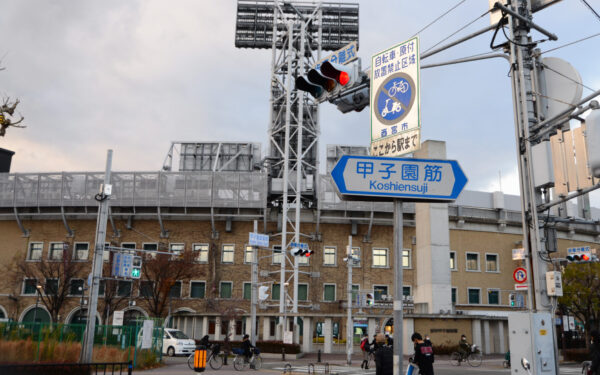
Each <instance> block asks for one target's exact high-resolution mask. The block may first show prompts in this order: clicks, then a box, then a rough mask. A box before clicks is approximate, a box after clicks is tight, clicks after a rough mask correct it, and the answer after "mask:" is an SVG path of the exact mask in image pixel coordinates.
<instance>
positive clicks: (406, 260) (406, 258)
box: [402, 249, 412, 268]
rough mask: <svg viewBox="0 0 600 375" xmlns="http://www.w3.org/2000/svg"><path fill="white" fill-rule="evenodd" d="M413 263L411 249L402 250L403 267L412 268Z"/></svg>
mask: <svg viewBox="0 0 600 375" xmlns="http://www.w3.org/2000/svg"><path fill="white" fill-rule="evenodd" d="M411 265H412V262H411V259H410V249H404V250H402V267H403V268H410V267H411Z"/></svg>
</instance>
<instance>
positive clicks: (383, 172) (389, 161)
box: [331, 155, 467, 201]
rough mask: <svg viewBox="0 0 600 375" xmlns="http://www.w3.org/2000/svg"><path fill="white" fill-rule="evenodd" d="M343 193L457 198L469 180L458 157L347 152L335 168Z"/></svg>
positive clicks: (335, 179) (410, 198)
mask: <svg viewBox="0 0 600 375" xmlns="http://www.w3.org/2000/svg"><path fill="white" fill-rule="evenodd" d="M331 177H332V178H333V182H334V183H335V185H336V187H337V189H338V192H339V193H340V194H341V195H349V196H363V197H372V198H375V197H379V198H399V199H402V200H405V201H423V200H435V201H453V200H455V199H456V198H458V195H459V194H460V192H461V191H462V190H463V188H464V187H465V185H466V184H467V177H466V176H465V174H464V172H463V171H462V169H461V168H460V166H459V165H458V162H457V161H455V160H430V159H411V158H385V157H375V156H351V155H344V156H342V157H341V158H340V160H339V161H338V163H337V164H336V165H335V167H334V168H333V170H332V171H331Z"/></svg>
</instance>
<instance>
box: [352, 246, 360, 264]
mask: <svg viewBox="0 0 600 375" xmlns="http://www.w3.org/2000/svg"><path fill="white" fill-rule="evenodd" d="M352 257H353V258H354V259H355V261H354V263H352V267H360V266H361V264H362V258H361V253H360V247H353V248H352Z"/></svg>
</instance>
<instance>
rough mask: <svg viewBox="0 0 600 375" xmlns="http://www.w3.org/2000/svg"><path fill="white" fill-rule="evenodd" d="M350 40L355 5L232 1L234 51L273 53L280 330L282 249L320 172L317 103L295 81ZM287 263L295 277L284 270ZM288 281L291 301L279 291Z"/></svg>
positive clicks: (294, 304)
mask: <svg viewBox="0 0 600 375" xmlns="http://www.w3.org/2000/svg"><path fill="white" fill-rule="evenodd" d="M355 41H356V42H357V41H358V4H347V3H323V2H316V3H315V2H313V3H308V2H287V1H286V2H284V1H278V0H275V1H249V0H239V1H238V9H237V20H236V34H235V46H236V47H239V48H271V49H272V52H273V54H272V60H271V97H270V103H271V112H270V122H269V130H268V135H269V160H270V171H269V174H270V181H269V202H270V205H271V207H272V208H278V209H279V210H280V213H281V219H280V220H281V221H282V222H281V249H282V250H281V251H282V256H281V275H280V298H279V312H280V313H281V314H283V317H284V327H286V326H285V324H287V323H286V322H285V314H286V313H287V312H292V313H297V312H298V262H299V260H298V257H294V260H293V261H292V260H291V259H290V258H291V257H289V256H288V254H287V251H286V250H287V249H288V245H289V243H290V242H291V241H294V242H298V243H299V242H301V237H300V236H301V231H300V214H301V210H302V209H303V208H312V207H315V204H316V200H317V199H318V197H317V195H316V191H318V190H317V181H318V175H319V173H318V169H319V158H318V140H319V119H318V103H317V102H315V101H314V100H312V98H311V97H309V96H307V95H306V94H305V93H304V92H300V91H297V90H295V84H294V82H295V79H296V77H298V76H301V75H303V74H305V72H306V71H308V69H310V68H311V67H312V66H313V65H314V64H315V62H317V61H319V59H320V58H321V51H327V50H331V51H333V50H337V49H340V48H342V47H344V46H345V45H346V44H348V43H350V42H355ZM290 211H293V214H292V212H290ZM288 262H289V264H290V266H292V269H293V273H292V272H289V271H288V272H286V263H288ZM288 273H289V274H290V275H289V276H288ZM292 280H293V293H292V294H291V296H289V295H288V294H287V293H286V288H285V287H284V286H285V285H286V283H290V282H291V281H292ZM290 285H292V284H291V283H290ZM288 301H289V303H288ZM290 305H291V306H290ZM285 330H287V329H285Z"/></svg>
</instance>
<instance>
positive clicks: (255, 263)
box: [250, 220, 258, 345]
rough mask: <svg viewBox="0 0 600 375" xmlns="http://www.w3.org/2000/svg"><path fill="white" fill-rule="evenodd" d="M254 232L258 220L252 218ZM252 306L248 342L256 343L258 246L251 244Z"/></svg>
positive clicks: (256, 231) (255, 231)
mask: <svg viewBox="0 0 600 375" xmlns="http://www.w3.org/2000/svg"><path fill="white" fill-rule="evenodd" d="M254 233H258V221H257V220H254ZM251 282H252V297H251V299H252V306H251V307H250V316H251V318H250V324H252V328H251V329H250V342H251V343H252V345H256V304H257V299H258V293H257V289H258V285H257V284H258V247H257V246H252V280H251Z"/></svg>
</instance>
